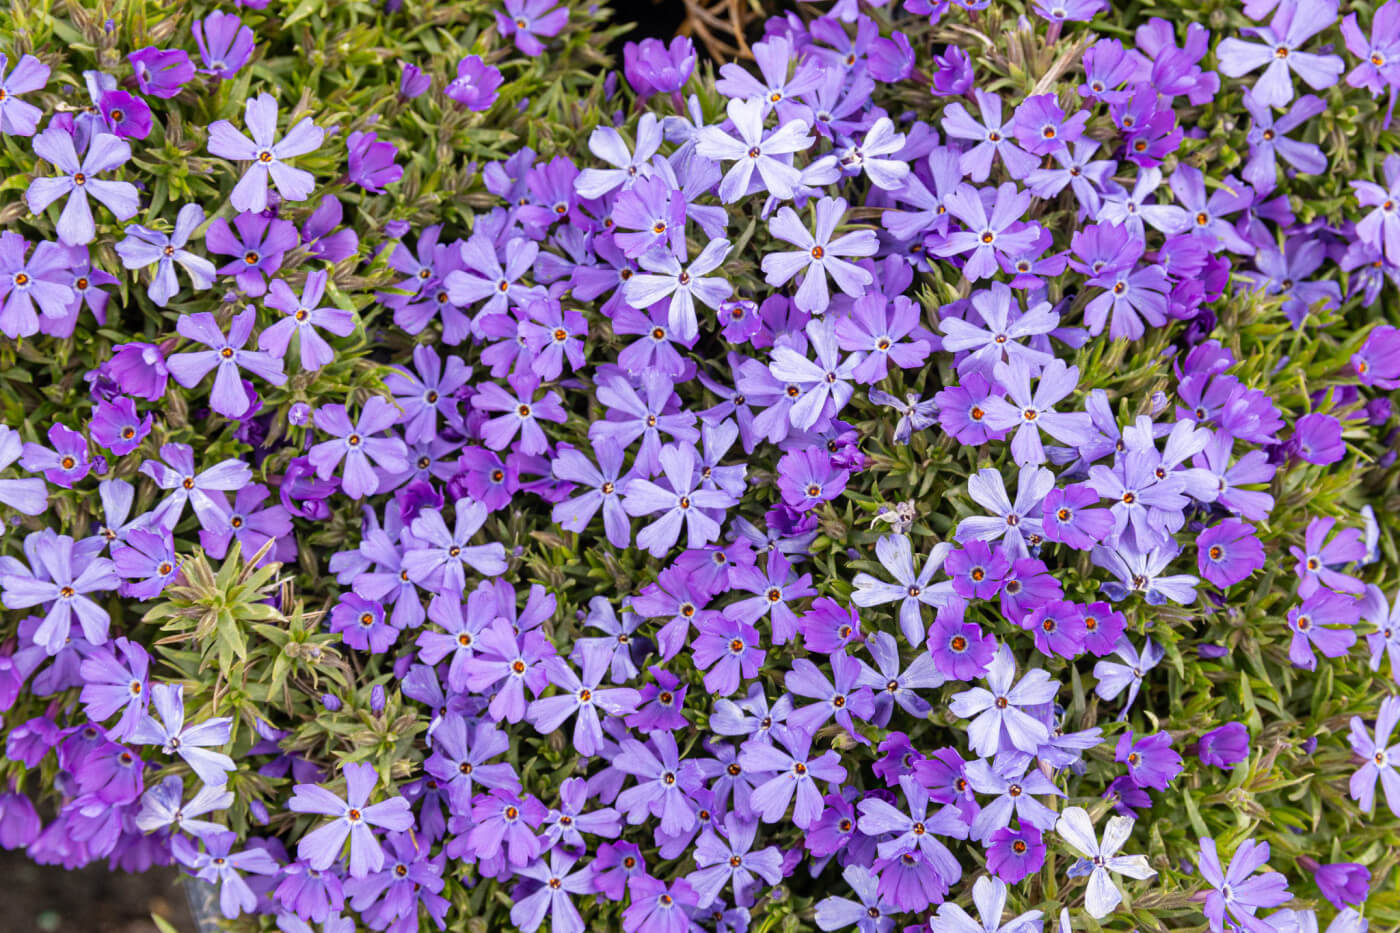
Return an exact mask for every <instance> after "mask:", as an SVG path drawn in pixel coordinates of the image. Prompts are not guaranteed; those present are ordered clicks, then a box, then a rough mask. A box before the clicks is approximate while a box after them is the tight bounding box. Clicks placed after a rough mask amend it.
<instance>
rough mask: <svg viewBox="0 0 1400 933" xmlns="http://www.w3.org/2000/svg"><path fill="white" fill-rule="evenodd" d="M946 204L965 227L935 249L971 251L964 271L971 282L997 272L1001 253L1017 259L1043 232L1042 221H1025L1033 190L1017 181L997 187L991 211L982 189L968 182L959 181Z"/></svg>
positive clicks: (951, 252) (950, 253) (949, 253)
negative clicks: (1024, 187) (1026, 189)
mask: <svg viewBox="0 0 1400 933" xmlns="http://www.w3.org/2000/svg"><path fill="white" fill-rule="evenodd" d="M945 204H946V205H947V207H948V213H950V214H952V215H953V216H954V217H956V218H957V219H958V220H959V221H961V222H962V225H963V227H964V229H963V230H959V231H954V232H953V233H950V234H949V235H948V236H947V238H946V239H944V241H943V242H941V243H939V244H938V245H937V246H935V247H933V249H932V250H931V252H933V254H934V255H936V256H957V255H960V254H962V253H968V252H970V253H971V255H970V256H968V257H967V261H966V263H965V264H964V266H963V275H965V276H966V277H967V279H968V281H970V282H975V281H977V280H978V279H981V278H987V277H989V276H991V275H994V274H996V271H997V268H998V266H997V256H998V255H1001V256H1004V257H1009V258H1011V259H1015V257H1016V256H1017V255H1018V254H1020V253H1024V252H1026V251H1027V250H1029V249H1030V248H1031V247H1032V246H1033V245H1034V243H1035V242H1036V239H1037V237H1039V236H1040V230H1041V228H1040V225H1039V224H1035V223H1022V222H1021V217H1022V216H1024V214H1025V213H1026V211H1027V209H1029V208H1030V204H1031V194H1030V192H1029V191H1018V190H1017V188H1016V185H1015V183H1014V182H1009V181H1008V182H1003V183H1002V184H1001V185H1000V186H999V187H998V188H997V191H996V198H995V200H994V201H993V202H992V204H991V205H990V206H991V213H990V215H989V214H988V213H987V207H988V205H987V204H986V203H984V202H983V200H982V195H981V193H980V192H979V191H978V189H976V188H974V187H973V186H972V185H968V184H961V185H958V187H957V188H956V189H955V190H954V191H953V192H952V193H951V194H949V195H948V197H947V198H946V199H945Z"/></svg>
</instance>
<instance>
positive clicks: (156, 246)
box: [116, 204, 214, 308]
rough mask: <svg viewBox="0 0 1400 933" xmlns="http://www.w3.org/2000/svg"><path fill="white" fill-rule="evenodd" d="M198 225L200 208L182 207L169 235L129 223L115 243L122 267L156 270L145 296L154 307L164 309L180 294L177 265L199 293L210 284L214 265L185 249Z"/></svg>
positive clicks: (200, 215) (202, 212)
mask: <svg viewBox="0 0 1400 933" xmlns="http://www.w3.org/2000/svg"><path fill="white" fill-rule="evenodd" d="M202 223H204V208H202V207H200V206H199V205H198V204H186V205H184V206H183V207H181V208H180V213H179V214H178V215H176V218H175V229H174V230H173V231H171V232H170V233H169V234H165V233H161V232H160V231H159V230H152V229H150V228H149V227H143V226H141V225H140V224H132V225H131V226H129V227H127V228H126V238H125V239H124V240H122V241H121V242H119V243H117V245H116V251H117V255H118V256H120V257H121V260H122V265H123V266H125V267H126V268H128V269H144V268H146V267H148V266H151V265H155V267H156V271H155V273H154V274H153V275H152V276H151V284H150V285H149V286H147V288H146V295H147V296H148V297H149V298H150V299H151V300H152V301H154V302H155V303H156V304H157V305H158V306H160V307H162V308H163V307H165V305H166V303H167V302H168V301H170V299H171V298H174V297H175V295H176V294H178V293H179V291H180V283H179V281H177V279H176V277H175V265H176V264H177V263H178V264H179V265H180V268H182V269H184V270H185V274H187V275H188V276H189V277H190V284H191V285H192V286H194V288H195V289H197V290H203V289H206V288H209V287H210V286H211V285H213V284H214V264H213V263H212V262H210V261H209V260H207V259H205V258H204V257H203V256H198V255H195V254H194V253H192V252H190V251H189V250H188V249H186V248H185V247H186V245H187V244H188V243H189V240H190V237H191V236H192V235H193V234H194V231H195V230H196V229H197V228H198V227H199V225H200V224H202Z"/></svg>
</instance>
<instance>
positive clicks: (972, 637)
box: [928, 611, 997, 680]
mask: <svg viewBox="0 0 1400 933" xmlns="http://www.w3.org/2000/svg"><path fill="white" fill-rule="evenodd" d="M928 650H929V654H930V655H931V657H932V658H933V663H934V667H935V668H936V669H937V670H938V672H939V673H940V674H942V675H943V676H945V677H947V678H949V679H950V680H973V679H975V678H978V677H981V676H983V675H984V674H985V673H986V671H987V667H988V666H989V665H990V664H991V662H992V658H993V656H995V654H996V651H997V642H996V639H995V638H994V637H992V636H991V635H987V634H984V633H983V631H982V628H981V626H979V625H977V624H976V623H974V622H964V621H963V619H962V615H961V614H960V613H954V612H950V611H949V612H939V613H938V615H937V617H936V618H935V619H934V623H933V625H932V626H930V628H929V632H928Z"/></svg>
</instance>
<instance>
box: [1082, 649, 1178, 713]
mask: <svg viewBox="0 0 1400 933" xmlns="http://www.w3.org/2000/svg"><path fill="white" fill-rule="evenodd" d="M1113 653H1114V654H1115V655H1117V656H1118V657H1120V658H1122V659H1123V660H1124V661H1125V662H1127V663H1125V664H1119V663H1118V662H1116V661H1099V662H1097V663H1096V664H1095V665H1094V677H1096V678H1097V679H1098V683H1097V684H1096V685H1095V686H1094V693H1096V694H1097V695H1098V697H1099V699H1101V700H1105V701H1108V700H1112V699H1114V698H1115V697H1117V696H1118V695H1119V694H1120V693H1122V692H1123V690H1124V689H1125V688H1126V689H1127V691H1128V696H1127V699H1126V700H1125V701H1124V703H1123V712H1122V713H1120V714H1119V718H1120V719H1125V718H1127V715H1128V708H1129V707H1131V706H1132V705H1133V701H1134V700H1136V699H1137V695H1138V691H1139V690H1140V689H1141V688H1142V679H1143V677H1145V676H1146V675H1147V672H1148V671H1150V670H1152V668H1154V667H1156V666H1157V665H1158V664H1159V663H1161V660H1162V658H1163V657H1164V656H1165V651H1164V650H1163V649H1162V647H1161V646H1160V645H1158V644H1157V643H1156V642H1154V641H1153V640H1152V639H1150V638H1149V639H1147V640H1146V641H1145V642H1144V643H1143V646H1142V653H1141V654H1139V653H1138V650H1137V649H1136V648H1134V647H1133V645H1132V643H1131V642H1129V641H1128V639H1127V638H1121V639H1120V640H1119V642H1118V645H1117V647H1115V648H1114V652H1113Z"/></svg>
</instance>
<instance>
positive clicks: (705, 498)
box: [622, 443, 737, 557]
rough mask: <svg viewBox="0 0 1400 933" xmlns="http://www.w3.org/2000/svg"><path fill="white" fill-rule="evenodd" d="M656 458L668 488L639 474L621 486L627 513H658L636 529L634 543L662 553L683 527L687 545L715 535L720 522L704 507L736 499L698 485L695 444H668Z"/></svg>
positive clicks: (702, 542)
mask: <svg viewBox="0 0 1400 933" xmlns="http://www.w3.org/2000/svg"><path fill="white" fill-rule="evenodd" d="M658 459H659V460H660V464H661V470H662V472H663V473H664V474H665V478H666V482H667V483H668V484H669V486H670V488H669V489H668V488H666V487H664V486H660V485H658V484H656V483H654V482H652V481H651V480H648V479H642V478H640V477H638V478H635V479H632V480H629V481H628V483H627V485H626V488H625V489H624V490H623V492H624V493H625V494H626V498H625V499H623V501H622V506H623V508H624V509H626V510H627V514H628V515H634V516H640V515H655V514H657V513H660V514H661V517H660V518H657V519H656V520H655V521H653V522H652V523H651V524H649V525H647V526H646V527H645V528H643V529H642V530H641V531H640V532H638V533H637V545H638V546H639V547H642V548H645V549H646V550H647V551H648V552H649V553H650V554H651V555H652V556H653V557H661V556H662V555H664V554H665V553H666V552H667V551H669V550H670V549H671V547H672V545H674V544H675V543H676V539H677V538H679V537H680V534H681V530H682V528H684V529H685V532H686V546H687V547H691V548H698V547H703V546H705V545H706V544H709V543H710V542H711V541H714V540H715V539H717V538H718V537H719V532H720V526H719V523H718V522H717V521H715V519H714V518H713V517H711V515H710V514H708V512H707V511H706V510H723V509H727V508H729V507H730V506H732V505H734V504H736V502H737V500H736V499H735V498H734V497H733V496H732V495H730V494H729V493H727V492H724V491H723V490H719V489H703V488H698V487H699V479H700V477H699V476H698V475H697V473H696V469H695V464H696V456H695V448H694V447H692V446H691V445H690V444H688V443H681V444H667V445H666V446H665V447H662V448H661V452H660V454H659V455H658Z"/></svg>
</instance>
